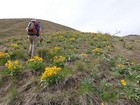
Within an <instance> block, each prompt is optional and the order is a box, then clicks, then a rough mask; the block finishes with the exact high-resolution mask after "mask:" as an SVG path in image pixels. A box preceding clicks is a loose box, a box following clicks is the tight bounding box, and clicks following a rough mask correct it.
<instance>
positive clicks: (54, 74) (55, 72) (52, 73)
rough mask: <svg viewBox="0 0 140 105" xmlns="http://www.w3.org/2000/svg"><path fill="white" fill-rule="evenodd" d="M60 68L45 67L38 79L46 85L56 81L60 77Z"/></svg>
mask: <svg viewBox="0 0 140 105" xmlns="http://www.w3.org/2000/svg"><path fill="white" fill-rule="evenodd" d="M60 70H61V68H60V67H56V66H53V67H46V68H45V71H44V73H43V74H42V76H41V78H40V80H41V81H42V82H44V83H45V85H46V86H50V85H52V84H55V83H58V81H59V80H60V79H61V76H60V74H59V71H60Z"/></svg>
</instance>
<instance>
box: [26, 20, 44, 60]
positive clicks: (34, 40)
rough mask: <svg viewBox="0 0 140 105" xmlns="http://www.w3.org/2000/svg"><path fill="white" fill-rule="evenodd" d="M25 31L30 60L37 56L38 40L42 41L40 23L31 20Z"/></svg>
mask: <svg viewBox="0 0 140 105" xmlns="http://www.w3.org/2000/svg"><path fill="white" fill-rule="evenodd" d="M26 31H27V33H28V38H29V42H30V46H29V51H28V54H29V56H30V57H31V58H32V57H34V56H36V55H37V44H38V38H39V39H40V41H43V38H42V29H41V25H40V22H39V21H38V20H35V19H34V20H31V22H29V23H28V26H27V28H26Z"/></svg>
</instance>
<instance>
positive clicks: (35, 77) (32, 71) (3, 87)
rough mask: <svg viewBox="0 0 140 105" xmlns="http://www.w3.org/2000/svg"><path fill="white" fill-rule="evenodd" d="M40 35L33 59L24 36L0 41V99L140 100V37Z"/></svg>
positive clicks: (45, 103)
mask: <svg viewBox="0 0 140 105" xmlns="http://www.w3.org/2000/svg"><path fill="white" fill-rule="evenodd" d="M44 39H45V40H44V41H43V42H42V43H38V55H39V57H35V58H32V59H30V58H29V57H28V54H27V52H28V40H27V38H25V37H21V38H19V39H17V38H11V39H9V40H6V41H1V42H0V46H2V47H1V52H0V105H139V104H140V54H139V52H140V48H139V46H140V41H139V40H133V39H132V37H131V39H129V37H124V38H121V37H115V36H111V35H109V34H102V33H81V32H57V33H49V34H44ZM5 63H6V64H5Z"/></svg>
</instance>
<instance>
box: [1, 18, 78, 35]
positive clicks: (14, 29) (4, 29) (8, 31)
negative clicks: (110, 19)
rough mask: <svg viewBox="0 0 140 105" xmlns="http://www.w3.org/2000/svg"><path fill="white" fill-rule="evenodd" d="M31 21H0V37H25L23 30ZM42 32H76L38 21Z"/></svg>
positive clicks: (58, 25)
mask: <svg viewBox="0 0 140 105" xmlns="http://www.w3.org/2000/svg"><path fill="white" fill-rule="evenodd" d="M30 20H31V19H0V36H4V37H6V36H9V35H10V36H13V35H14V36H18V35H25V34H26V31H25V28H26V26H27V24H28V22H30ZM40 23H41V24H42V28H43V32H44V33H50V32H62V31H76V30H75V29H72V28H70V27H66V26H63V25H60V24H56V23H53V22H50V21H46V20H40Z"/></svg>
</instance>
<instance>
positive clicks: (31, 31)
mask: <svg viewBox="0 0 140 105" xmlns="http://www.w3.org/2000/svg"><path fill="white" fill-rule="evenodd" d="M39 30H40V25H39V23H37V22H35V21H31V22H29V23H28V26H27V34H28V35H37V36H39Z"/></svg>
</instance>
